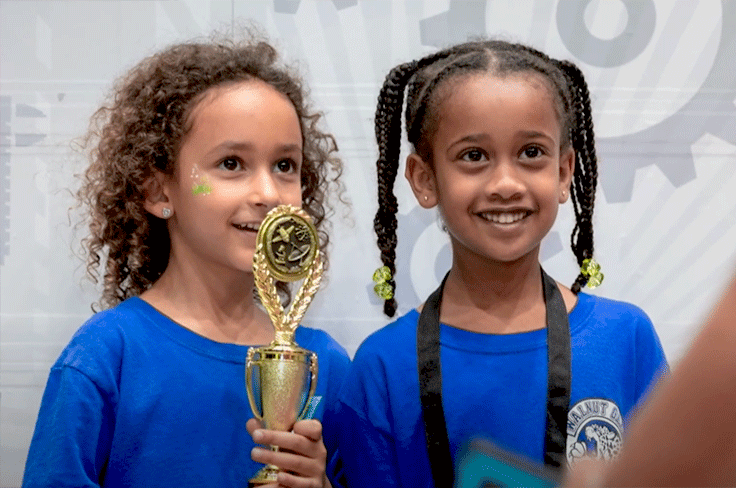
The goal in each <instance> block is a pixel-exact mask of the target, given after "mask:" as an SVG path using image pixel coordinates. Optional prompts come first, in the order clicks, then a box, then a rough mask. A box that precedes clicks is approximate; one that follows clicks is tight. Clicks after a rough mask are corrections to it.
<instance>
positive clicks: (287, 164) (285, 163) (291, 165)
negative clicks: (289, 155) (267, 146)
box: [274, 159, 297, 173]
mask: <svg viewBox="0 0 736 488" xmlns="http://www.w3.org/2000/svg"><path fill="white" fill-rule="evenodd" d="M296 167H297V166H296V162H294V160H293V159H282V160H280V161H278V162H276V164H275V165H274V169H275V170H276V171H278V172H279V173H289V172H292V171H296Z"/></svg>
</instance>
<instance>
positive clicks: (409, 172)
mask: <svg viewBox="0 0 736 488" xmlns="http://www.w3.org/2000/svg"><path fill="white" fill-rule="evenodd" d="M404 176H406V179H407V180H409V185H411V190H412V191H413V192H414V196H415V197H416V199H417V201H418V202H419V205H421V206H422V207H424V208H432V207H434V206H435V205H437V202H438V199H437V180H436V179H435V176H434V171H432V168H431V167H430V166H429V164H428V163H427V162H426V161H424V160H423V159H422V158H421V157H420V156H419V155H418V154H417V153H411V154H410V155H409V156H408V157H407V158H406V170H405V171H404Z"/></svg>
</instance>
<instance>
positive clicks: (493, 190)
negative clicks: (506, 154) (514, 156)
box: [486, 160, 525, 200]
mask: <svg viewBox="0 0 736 488" xmlns="http://www.w3.org/2000/svg"><path fill="white" fill-rule="evenodd" d="M490 169H491V177H490V178H489V180H488V185H487V187H486V188H487V192H488V194H489V195H490V196H491V197H493V198H498V199H501V200H513V199H515V198H518V197H520V196H521V195H522V194H523V193H524V189H525V186H524V180H523V178H522V175H521V172H520V169H519V168H518V167H517V166H516V165H515V164H514V162H513V161H505V160H502V161H498V163H497V164H495V165H493V167H492V168H490Z"/></svg>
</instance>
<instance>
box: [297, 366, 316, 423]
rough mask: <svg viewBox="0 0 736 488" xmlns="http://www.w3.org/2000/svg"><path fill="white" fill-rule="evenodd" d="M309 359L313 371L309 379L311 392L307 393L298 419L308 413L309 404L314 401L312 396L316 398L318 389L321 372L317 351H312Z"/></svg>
mask: <svg viewBox="0 0 736 488" xmlns="http://www.w3.org/2000/svg"><path fill="white" fill-rule="evenodd" d="M309 360H310V361H309V363H310V364H309V372H310V373H312V375H311V377H310V379H309V394H308V395H307V399H306V401H305V402H304V408H302V412H301V413H300V414H299V416H298V417H297V418H296V419H297V420H302V419H303V418H304V416H305V415H306V414H307V410H309V405H310V404H311V403H312V398H314V392H315V390H317V373H319V363H318V361H317V355H316V354H315V353H312V355H311V356H310V357H309Z"/></svg>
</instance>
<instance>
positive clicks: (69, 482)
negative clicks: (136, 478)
mask: <svg viewBox="0 0 736 488" xmlns="http://www.w3.org/2000/svg"><path fill="white" fill-rule="evenodd" d="M112 432H113V409H112V405H111V402H109V401H107V400H106V398H105V395H103V394H101V390H100V389H99V388H98V387H97V385H96V384H95V383H94V382H93V381H92V380H91V379H90V378H88V377H87V376H86V375H85V374H83V373H82V372H81V371H79V370H78V369H76V368H74V367H70V366H54V367H53V368H52V369H51V372H50V374H49V379H48V382H47V384H46V390H45V391H44V395H43V398H42V400H41V408H40V411H39V415H38V419H37V421H36V428H35V431H34V434H33V438H32V440H31V446H30V449H29V452H28V459H27V461H26V467H25V473H24V476H23V487H24V488H33V487H99V486H100V483H101V479H102V476H104V469H105V466H106V464H107V459H108V457H109V450H110V440H111V435H112Z"/></svg>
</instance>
